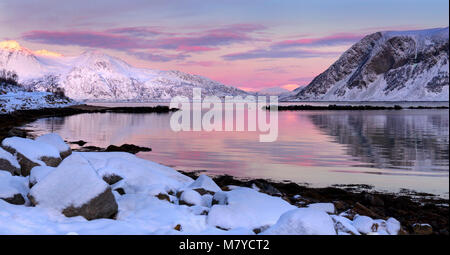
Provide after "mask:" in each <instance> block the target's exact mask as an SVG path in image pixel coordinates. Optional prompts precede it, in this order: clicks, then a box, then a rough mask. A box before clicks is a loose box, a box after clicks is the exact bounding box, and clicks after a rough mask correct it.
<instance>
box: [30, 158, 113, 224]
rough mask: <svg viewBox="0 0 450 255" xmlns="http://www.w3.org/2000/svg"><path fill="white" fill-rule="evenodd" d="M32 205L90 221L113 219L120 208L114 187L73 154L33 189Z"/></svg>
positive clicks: (31, 193)
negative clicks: (114, 193)
mask: <svg viewBox="0 0 450 255" xmlns="http://www.w3.org/2000/svg"><path fill="white" fill-rule="evenodd" d="M28 197H29V199H30V201H31V202H32V204H34V205H36V206H40V207H44V208H51V209H54V210H57V211H60V212H62V213H63V214H64V215H66V216H67V217H73V216H83V217H84V218H86V219H88V220H93V219H98V218H111V217H113V216H114V215H115V214H116V213H117V211H118V206H117V203H116V201H115V198H114V195H113V193H112V191H111V188H110V187H109V185H108V184H106V183H105V182H104V181H103V180H102V179H101V178H100V177H99V176H98V175H97V173H96V171H95V169H94V168H92V164H91V163H90V162H88V161H87V160H86V159H85V158H84V157H83V156H81V155H80V154H79V153H77V154H75V153H74V154H72V155H70V156H69V157H67V158H66V159H64V161H63V162H62V163H61V164H60V165H59V166H58V167H57V168H56V169H55V170H54V171H52V172H51V173H49V174H48V175H47V177H45V178H44V179H43V180H41V181H40V182H38V183H37V184H36V185H34V186H33V188H32V189H31V190H30V193H29V196H28Z"/></svg>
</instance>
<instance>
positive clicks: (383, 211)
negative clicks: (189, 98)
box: [0, 105, 449, 235]
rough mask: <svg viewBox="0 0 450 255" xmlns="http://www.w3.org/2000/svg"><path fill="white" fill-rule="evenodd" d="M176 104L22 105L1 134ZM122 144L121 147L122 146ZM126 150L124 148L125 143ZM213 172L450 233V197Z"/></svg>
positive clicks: (224, 181)
mask: <svg viewBox="0 0 450 255" xmlns="http://www.w3.org/2000/svg"><path fill="white" fill-rule="evenodd" d="M125 108H128V109H125ZM175 110H176V109H169V107H103V106H90V105H78V106H70V107H65V108H50V109H40V110H24V111H18V112H14V113H11V114H5V115H0V121H2V127H1V128H0V140H2V139H3V138H5V137H7V136H22V137H26V136H28V135H29V134H28V132H29V131H30V130H24V129H20V128H19V127H20V126H23V125H25V124H27V123H30V122H32V121H35V120H37V119H40V118H46V117H54V116H57V117H62V116H70V115H75V114H82V113H106V112H117V113H168V112H171V111H175ZM131 146H135V145H131ZM91 147H93V148H89V146H87V147H84V148H83V146H80V149H81V151H99V150H101V151H108V150H107V148H106V149H104V148H99V147H95V146H91ZM136 147H139V146H136ZM140 148H144V147H140ZM116 149H117V148H116ZM134 149H136V148H134ZM137 149H139V148H137ZM145 149H150V148H145ZM76 150H78V149H75V151H76ZM118 150H121V149H120V148H119V149H118ZM150 150H151V149H150ZM124 151H126V148H125V150H124ZM126 152H130V151H126ZM131 153H133V152H131ZM135 153H136V152H135ZM177 171H178V172H180V173H182V174H184V175H187V176H189V177H195V178H196V177H198V175H199V173H200V171H192V172H186V171H179V170H177ZM212 178H213V180H214V181H215V182H216V183H217V184H218V185H219V186H220V187H221V188H222V189H224V190H226V189H228V186H229V185H235V186H241V187H250V188H255V187H257V188H258V189H259V190H260V191H261V192H263V193H266V194H269V195H272V196H279V197H282V198H283V199H284V200H286V201H287V202H289V203H290V204H293V205H296V206H305V205H307V204H309V203H318V202H331V203H333V204H334V205H335V207H336V210H337V212H338V213H342V212H346V211H347V212H349V214H350V215H352V214H355V213H359V214H361V215H367V216H370V217H374V218H387V217H395V218H396V219H398V220H399V221H400V222H401V224H402V226H403V227H404V229H403V230H404V234H414V233H417V231H415V230H414V228H413V224H416V223H417V224H429V225H430V226H431V227H432V229H433V232H432V233H429V234H435V235H438V234H440V235H448V234H449V225H448V213H449V207H448V204H449V200H448V199H444V198H440V197H439V196H436V195H432V194H426V193H417V192H412V194H411V193H410V194H404V193H401V192H400V193H388V192H380V191H374V190H367V187H364V186H362V185H349V186H344V187H343V186H338V185H336V186H330V187H324V188H312V187H308V186H305V185H300V184H297V183H294V182H275V181H271V180H267V179H246V178H236V177H232V176H228V175H218V176H212ZM298 195H300V197H298ZM444 205H446V206H444Z"/></svg>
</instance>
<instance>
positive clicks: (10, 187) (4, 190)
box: [0, 171, 28, 205]
mask: <svg viewBox="0 0 450 255" xmlns="http://www.w3.org/2000/svg"><path fill="white" fill-rule="evenodd" d="M27 192H28V188H27V179H26V178H24V177H21V176H12V175H11V174H10V173H8V172H6V171H0V199H3V200H5V201H6V202H8V203H10V204H15V205H23V204H25V199H24V195H26V193H27Z"/></svg>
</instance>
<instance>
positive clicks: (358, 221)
mask: <svg viewBox="0 0 450 255" xmlns="http://www.w3.org/2000/svg"><path fill="white" fill-rule="evenodd" d="M374 224H375V221H374V220H373V219H372V218H370V217H368V216H361V215H356V216H355V218H354V219H353V226H354V227H355V228H356V229H357V230H358V231H359V232H360V233H363V234H367V233H370V232H373V230H372V227H373V225H374Z"/></svg>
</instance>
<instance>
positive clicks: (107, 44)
mask: <svg viewBox="0 0 450 255" xmlns="http://www.w3.org/2000/svg"><path fill="white" fill-rule="evenodd" d="M448 9H449V2H448V1H447V0H427V1H425V0H422V1H418V0H359V1H354V0H340V1H337V0H314V1H312V0H311V1H301V0H239V1H238V0H215V1H211V0H210V1H207V0H202V1H199V0H189V1H188V0H128V1H115V0H100V1H95V0H90V1H83V0H78V1H72V0H65V1H57V0H40V1H34V0H23V1H17V0H1V1H0V24H2V25H1V26H0V40H16V41H17V42H19V43H20V44H21V45H22V46H24V47H26V48H29V49H31V50H34V51H36V50H41V49H45V50H48V51H52V52H57V53H60V54H62V55H66V56H72V55H78V54H80V53H82V52H83V51H86V50H91V49H94V50H99V51H102V52H105V53H107V54H110V55H113V56H116V57H119V58H121V59H123V60H125V61H127V62H128V63H130V64H131V65H134V66H138V67H145V68H152V69H161V70H180V71H183V72H188V73H192V74H199V75H202V76H205V77H208V78H211V79H214V80H217V81H219V82H222V83H224V84H226V85H230V86H235V87H239V88H241V89H244V90H248V91H257V90H260V89H263V88H269V87H283V88H286V89H289V90H292V89H294V88H296V87H298V86H304V85H307V84H308V83H309V82H310V81H311V80H312V79H313V78H314V77H315V76H316V75H318V74H320V73H321V72H323V71H325V70H326V69H327V68H328V66H330V65H331V64H332V63H333V62H334V61H336V60H337V58H338V57H339V56H340V55H341V54H342V53H343V52H344V51H345V50H346V49H348V48H349V47H350V46H351V45H352V44H353V43H355V42H357V41H358V40H359V39H361V38H362V37H363V36H365V35H367V34H370V33H373V32H377V31H385V30H413V29H426V28H434V27H447V26H448V23H449V22H448V20H449V13H448Z"/></svg>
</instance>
